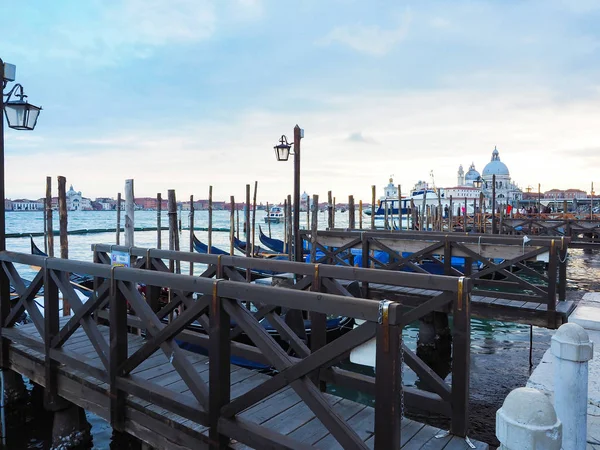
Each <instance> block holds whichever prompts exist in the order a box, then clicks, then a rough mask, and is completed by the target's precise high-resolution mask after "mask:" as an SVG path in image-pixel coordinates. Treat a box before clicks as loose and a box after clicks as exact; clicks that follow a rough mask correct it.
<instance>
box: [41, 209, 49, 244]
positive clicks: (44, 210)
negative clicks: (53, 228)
mask: <svg viewBox="0 0 600 450" xmlns="http://www.w3.org/2000/svg"><path fill="white" fill-rule="evenodd" d="M42 203H43V205H44V208H43V209H42V222H44V253H45V254H46V255H47V254H48V227H47V223H46V199H45V198H44V199H42Z"/></svg>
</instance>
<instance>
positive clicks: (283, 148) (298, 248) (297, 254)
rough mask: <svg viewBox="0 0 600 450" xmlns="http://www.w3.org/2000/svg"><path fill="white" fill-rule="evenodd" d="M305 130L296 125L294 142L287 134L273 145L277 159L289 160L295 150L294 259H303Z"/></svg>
mask: <svg viewBox="0 0 600 450" xmlns="http://www.w3.org/2000/svg"><path fill="white" fill-rule="evenodd" d="M303 135H304V130H302V129H300V127H299V126H298V125H296V126H295V127H294V143H293V144H289V143H288V141H287V138H286V137H285V136H281V138H280V139H279V144H278V145H276V146H275V147H273V148H274V149H275V156H276V157H277V161H287V160H288V158H289V156H290V153H292V152H291V149H292V147H293V149H294V151H293V153H292V155H294V213H293V219H294V222H293V225H292V229H293V232H294V246H293V250H294V261H302V240H301V239H300V139H302V138H303V137H304V136H303Z"/></svg>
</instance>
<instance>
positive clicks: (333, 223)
mask: <svg viewBox="0 0 600 450" xmlns="http://www.w3.org/2000/svg"><path fill="white" fill-rule="evenodd" d="M335 213H336V210H335V197H333V219H332V222H331V224H332V225H333V226H332V227H331V228H335Z"/></svg>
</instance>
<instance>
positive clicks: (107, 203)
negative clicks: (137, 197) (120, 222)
mask: <svg viewBox="0 0 600 450" xmlns="http://www.w3.org/2000/svg"><path fill="white" fill-rule="evenodd" d="M96 203H98V204H99V205H100V206H101V207H102V210H104V211H112V210H114V209H116V208H117V201H116V200H115V199H113V198H108V197H97V198H96Z"/></svg>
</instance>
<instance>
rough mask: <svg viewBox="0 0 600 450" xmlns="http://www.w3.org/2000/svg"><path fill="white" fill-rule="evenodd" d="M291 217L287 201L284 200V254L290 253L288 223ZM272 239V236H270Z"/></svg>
mask: <svg viewBox="0 0 600 450" xmlns="http://www.w3.org/2000/svg"><path fill="white" fill-rule="evenodd" d="M289 221H290V216H289V215H288V203H287V199H284V200H283V252H284V253H288V251H287V248H288V242H289V241H288V223H289ZM269 237H271V236H269Z"/></svg>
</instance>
